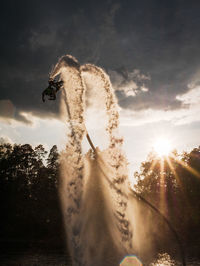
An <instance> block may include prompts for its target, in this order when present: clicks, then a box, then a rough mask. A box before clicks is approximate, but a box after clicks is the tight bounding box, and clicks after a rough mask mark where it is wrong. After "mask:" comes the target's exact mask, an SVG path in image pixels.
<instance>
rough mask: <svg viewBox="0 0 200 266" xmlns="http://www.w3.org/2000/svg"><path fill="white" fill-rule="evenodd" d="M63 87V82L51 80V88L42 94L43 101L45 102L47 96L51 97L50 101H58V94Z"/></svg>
mask: <svg viewBox="0 0 200 266" xmlns="http://www.w3.org/2000/svg"><path fill="white" fill-rule="evenodd" d="M62 85H63V81H57V82H56V81H54V80H49V86H48V87H47V88H46V89H45V90H44V91H43V93H42V101H43V102H45V96H49V98H48V100H53V101H54V100H56V92H57V91H58V90H59V89H60V88H61V87H62Z"/></svg>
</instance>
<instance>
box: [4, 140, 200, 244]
mask: <svg viewBox="0 0 200 266" xmlns="http://www.w3.org/2000/svg"><path fill="white" fill-rule="evenodd" d="M58 176H59V153H58V149H57V147H56V146H55V145H54V146H53V147H52V148H51V150H50V151H49V152H47V151H46V150H45V148H44V147H43V146H42V145H38V146H37V147H35V148H33V147H32V146H31V145H29V144H25V145H17V144H15V145H11V144H8V143H4V144H0V202H1V204H0V213H1V219H0V228H1V230H0V241H1V242H3V241H9V240H13V239H14V240H22V241H27V242H29V243H33V242H34V241H36V242H37V241H42V243H43V244H42V245H43V246H44V245H45V244H44V243H46V244H47V247H49V246H55V247H56V246H57V247H63V246H64V239H65V233H64V228H63V223H62V214H61V210H60V203H59V196H58V182H59V178H58ZM135 178H136V179H137V185H135V189H136V190H137V192H138V193H139V194H140V195H141V196H143V197H144V198H146V199H147V200H148V201H149V202H151V203H152V204H153V205H154V206H156V207H157V208H158V209H159V210H160V212H161V213H163V214H164V215H165V216H166V217H167V218H168V220H169V221H170V222H171V223H172V224H173V226H174V227H175V229H176V230H177V232H178V233H179V235H180V236H181V238H182V239H183V241H184V243H186V244H189V245H190V244H194V243H195V241H199V242H200V226H199V225H200V147H198V148H195V149H193V150H192V151H191V152H188V153H186V152H185V153H183V154H182V155H179V154H177V152H173V153H172V154H171V155H170V156H168V157H165V158H164V157H163V158H159V157H157V155H156V154H153V153H151V154H150V155H149V157H148V159H147V160H146V161H145V162H143V163H142V164H141V170H140V172H136V173H135ZM141 204H142V203H141ZM154 214H155V213H151V215H150V216H149V217H148V219H147V216H146V215H147V211H145V215H144V227H145V220H148V221H150V220H152V221H153V219H155V218H154ZM156 219H157V221H156V222H155V223H153V225H154V226H153V227H152V228H151V230H152V231H154V232H156V230H155V226H156V227H157V228H159V230H160V228H161V227H162V222H161V220H160V219H159V218H158V217H157V218H156ZM159 221H160V222H159ZM160 232H161V231H160ZM162 237H163V241H164V242H165V237H166V234H165V232H164V231H163V236H162ZM158 246H161V244H160V242H159V243H158Z"/></svg>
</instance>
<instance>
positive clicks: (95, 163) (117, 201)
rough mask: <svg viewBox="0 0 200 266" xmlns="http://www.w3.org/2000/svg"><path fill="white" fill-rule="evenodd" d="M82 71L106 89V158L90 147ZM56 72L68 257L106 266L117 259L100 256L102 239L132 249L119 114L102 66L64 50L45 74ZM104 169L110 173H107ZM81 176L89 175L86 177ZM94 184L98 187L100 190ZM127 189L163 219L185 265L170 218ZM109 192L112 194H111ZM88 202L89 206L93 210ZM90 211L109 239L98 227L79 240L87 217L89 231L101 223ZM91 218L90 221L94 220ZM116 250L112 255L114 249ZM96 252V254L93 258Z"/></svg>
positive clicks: (125, 250) (84, 232) (76, 261)
mask: <svg viewBox="0 0 200 266" xmlns="http://www.w3.org/2000/svg"><path fill="white" fill-rule="evenodd" d="M87 73H90V74H92V75H93V76H94V77H95V78H96V79H99V80H100V85H101V86H102V87H103V89H104V91H105V95H104V96H105V99H104V100H105V106H106V114H107V118H108V124H107V128H106V131H107V132H108V135H109V143H110V145H109V148H108V154H107V157H105V158H106V159H108V162H107V161H106V162H105V159H104V155H105V154H104V153H101V152H100V151H99V150H98V149H97V148H95V146H94V144H93V142H92V140H91V138H90V136H89V134H88V132H87V129H86V127H85V119H84V115H85V91H86V85H85V83H84V78H83V76H84V75H87ZM57 75H60V78H61V80H62V81H63V82H64V83H63V90H62V93H63V97H62V101H63V104H62V107H63V108H64V109H65V111H66V113H67V117H68V120H67V122H68V124H69V126H70V133H69V134H68V144H67V145H66V151H65V156H64V157H63V163H61V165H62V176H63V179H62V189H61V193H60V194H61V202H62V206H63V214H64V219H65V223H66V228H67V237H68V239H69V242H70V246H71V255H72V257H73V263H74V264H75V265H79V266H89V265H90V266H93V265H96V266H102V264H103V265H105V266H106V265H109V266H111V265H116V261H118V263H119V259H117V260H113V262H108V261H102V260H103V254H104V253H105V252H106V251H107V252H108V253H107V257H109V255H110V254H111V253H109V251H108V250H106V247H104V244H105V245H108V244H110V246H111V247H112V251H114V252H115V253H119V254H118V257H121V256H124V255H127V254H131V253H132V251H133V243H132V236H133V233H132V229H131V228H130V227H131V225H130V222H129V220H130V217H129V216H128V214H127V213H126V208H127V202H128V199H129V194H128V193H129V192H130V188H129V189H127V179H128V174H127V170H126V160H125V157H124V156H123V154H122V152H121V146H122V143H123V139H122V138H121V137H120V136H119V134H118V133H117V129H118V125H119V114H118V110H117V104H116V100H115V97H114V92H113V90H112V86H111V83H110V80H109V77H108V76H107V75H106V74H105V72H104V71H103V70H102V69H101V68H99V67H97V66H95V65H92V64H85V65H82V66H81V65H80V64H79V63H78V61H77V60H76V59H75V58H74V57H72V56H70V55H66V56H63V57H61V58H60V59H59V61H58V63H57V64H56V66H55V67H54V69H53V70H52V72H51V74H50V78H55V77H56V76H57ZM69 90H70V92H69ZM69 103H70V104H69ZM84 136H86V138H87V141H88V143H89V145H90V147H91V149H92V153H93V155H94V157H95V160H94V159H93V160H92V159H91V157H90V153H89V154H88V155H86V157H85V159H84V156H83V153H82V147H81V142H82V139H83V137H84ZM85 163H87V164H88V167H89V169H90V170H89V171H90V172H89V173H88V174H87V172H86V167H85ZM91 169H93V170H91ZM92 171H93V172H92ZM108 173H110V174H111V176H112V177H111V178H110V176H109V175H108ZM91 174H95V175H97V176H95V179H94V178H93V176H91ZM101 176H102V177H104V179H105V181H104V180H102V179H101V178H100V177H101ZM86 179H87V180H89V181H86ZM106 184H107V185H106ZM99 189H101V191H100V190H99ZM104 190H105V191H104ZM95 193H96V194H95ZM106 193H107V194H106ZM131 193H132V195H133V196H135V197H136V198H137V199H139V200H141V201H143V202H144V203H145V204H147V205H148V206H149V207H150V208H151V209H153V210H154V211H156V212H157V213H158V214H159V215H160V216H161V217H162V218H163V220H164V221H165V222H166V223H167V225H168V227H169V228H170V230H171V231H172V233H173V234H174V236H175V239H176V241H177V243H178V244H179V247H180V253H181V256H182V263H183V265H184V266H185V265H186V263H185V254H184V250H183V247H182V244H181V241H180V239H179V237H178V234H177V233H176V231H175V229H174V228H173V226H172V225H171V223H170V222H169V221H168V220H167V218H166V217H165V216H163V215H162V214H161V213H160V211H159V210H158V209H157V208H156V207H155V206H153V205H152V204H151V203H149V202H148V201H147V200H146V199H144V198H143V197H141V196H140V195H139V194H138V193H136V192H135V191H131ZM91 194H92V195H94V197H93V199H95V197H97V199H95V200H97V202H98V204H103V205H102V206H103V207H104V208H105V210H104V209H103V210H102V211H104V215H103V214H102V215H101V216H100V214H99V213H97V211H98V210H97V211H96V210H95V205H92V203H91V202H90V205H91V206H92V207H91V208H90V209H88V206H87V204H88V203H87V202H86V201H84V199H88V196H89V197H92V196H91ZM110 194H112V197H111V195H110ZM98 197H99V199H98ZM91 200H92V199H91V198H90V201H91ZM101 201H102V202H103V203H102V202H101ZM104 201H105V204H104ZM92 208H93V209H94V210H92ZM97 209H98V208H97ZM84 210H88V212H89V213H86V212H84ZM95 211H96V212H95ZM93 214H95V215H97V216H98V218H99V219H100V221H102V224H103V225H104V227H105V232H103V231H102V233H104V237H105V238H106V241H107V242H108V243H107V242H106V241H105V242H102V239H98V238H97V237H101V235H100V234H98V232H96V233H97V235H96V236H95V235H92V237H91V239H90V240H91V243H90V245H89V243H83V242H84V241H85V242H86V241H87V239H88V236H87V235H90V236H91V234H93V233H95V232H93V231H92V229H91V232H90V230H89V229H87V221H88V222H89V223H90V225H91V227H92V228H93V230H94V231H95V230H97V228H99V226H100V228H101V223H100V222H99V223H98V221H94V220H93V219H94V217H93V216H92V215H93ZM106 216H108V217H109V219H110V223H111V226H110V225H109V224H108V223H107V219H108V218H107V217H106ZM91 220H92V221H94V225H93V224H92V221H91ZM69 224H70V227H69ZM112 227H113V228H112ZM87 230H88V231H87ZM101 230H102V229H101ZM106 230H107V231H106ZM95 237H96V238H97V239H98V240H99V241H100V244H99V243H96V244H99V245H98V251H97V252H96V251H95V250H94V243H95ZM108 237H109V238H108ZM92 238H93V239H92ZM118 242H120V243H118ZM87 245H88V248H87ZM115 255H116V257H117V254H115ZM95 256H96V260H95V259H93V258H94V257H95ZM121 259H122V257H121ZM99 260H100V261H99Z"/></svg>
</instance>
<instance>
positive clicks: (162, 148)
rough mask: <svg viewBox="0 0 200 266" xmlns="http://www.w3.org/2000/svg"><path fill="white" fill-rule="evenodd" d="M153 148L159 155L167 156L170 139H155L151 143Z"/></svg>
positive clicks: (170, 148)
mask: <svg viewBox="0 0 200 266" xmlns="http://www.w3.org/2000/svg"><path fill="white" fill-rule="evenodd" d="M153 148H154V150H155V152H156V153H157V154H158V156H160V157H163V156H168V155H169V153H170V152H171V150H172V147H171V143H170V141H169V140H168V139H165V138H159V139H157V140H156V142H155V143H154V145H153Z"/></svg>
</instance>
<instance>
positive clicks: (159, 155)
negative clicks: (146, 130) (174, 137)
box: [147, 138, 200, 213]
mask: <svg viewBox="0 0 200 266" xmlns="http://www.w3.org/2000/svg"><path fill="white" fill-rule="evenodd" d="M181 168H183V169H184V170H187V171H188V174H192V175H193V176H195V177H196V178H200V173H199V172H198V171H197V170H195V169H194V168H193V167H192V166H191V165H190V164H189V163H188V162H185V161H184V159H183V158H182V159H181V156H179V155H178V154H177V152H176V151H175V150H173V146H172V144H171V142H170V140H169V139H166V138H159V139H157V140H156V141H155V142H154V145H153V152H152V153H151V164H150V165H149V167H148V170H147V174H148V175H151V174H152V172H156V175H155V178H156V180H157V181H156V182H157V186H158V189H159V194H160V197H159V198H160V210H161V211H162V212H163V213H165V212H167V199H166V196H167V190H168V189H169V188H168V184H169V182H173V184H172V186H174V188H175V189H176V186H177V187H180V188H181V191H182V193H183V194H184V191H185V189H184V188H183V180H182V177H181V174H180V169H181ZM178 169H179V171H178ZM172 177H174V178H172ZM183 196H184V195H183Z"/></svg>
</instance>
